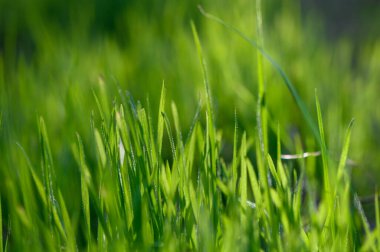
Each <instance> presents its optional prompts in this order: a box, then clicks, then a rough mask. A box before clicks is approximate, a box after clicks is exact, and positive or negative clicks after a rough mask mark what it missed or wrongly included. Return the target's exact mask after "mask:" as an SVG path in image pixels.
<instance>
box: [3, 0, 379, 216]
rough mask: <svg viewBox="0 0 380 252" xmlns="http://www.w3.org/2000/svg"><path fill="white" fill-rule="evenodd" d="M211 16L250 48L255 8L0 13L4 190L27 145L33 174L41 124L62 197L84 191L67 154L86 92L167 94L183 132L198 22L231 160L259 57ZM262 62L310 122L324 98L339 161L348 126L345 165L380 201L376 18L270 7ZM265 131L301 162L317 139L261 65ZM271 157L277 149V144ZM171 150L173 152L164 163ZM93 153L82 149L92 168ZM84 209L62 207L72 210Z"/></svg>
mask: <svg viewBox="0 0 380 252" xmlns="http://www.w3.org/2000/svg"><path fill="white" fill-rule="evenodd" d="M198 4H201V5H202V6H203V7H204V9H205V10H207V11H209V12H211V13H213V14H215V15H217V16H219V17H221V18H222V19H223V20H225V21H226V22H228V23H231V24H233V25H234V26H236V27H238V28H239V29H240V30H242V31H243V32H244V33H246V34H247V35H248V36H249V37H252V38H255V36H256V31H255V27H256V24H255V22H256V19H255V3H254V2H253V1H245V0H238V1H212V0H204V1H181V2H178V1H171V0H167V1H122V0H115V1H104V0H95V1H85V0H83V1H74V0H68V1H48V0H34V1H26V0H12V1H10V0H0V99H1V101H0V106H1V116H2V119H1V122H2V123H1V126H0V127H1V131H0V166H1V169H0V174H1V178H0V181H1V182H0V187H1V192H2V194H4V193H3V192H5V191H9V190H12V188H13V187H17V185H15V184H12V183H11V181H16V178H17V176H19V174H18V169H17V167H18V166H20V165H24V164H23V162H25V161H23V160H20V158H19V150H17V147H16V144H15V143H16V142H19V143H20V144H21V145H22V146H23V147H24V148H25V150H26V152H27V153H28V154H29V155H30V157H31V160H32V162H33V163H35V164H38V162H39V160H40V156H39V147H38V146H39V144H38V134H37V132H38V129H37V118H38V116H40V115H41V116H43V117H44V118H45V121H46V124H47V129H48V132H49V135H50V138H51V148H52V151H53V153H52V154H53V159H54V161H55V166H56V173H57V178H59V179H58V183H59V185H60V187H61V188H62V189H63V190H62V193H63V195H64V197H65V198H67V199H68V198H70V197H72V195H75V194H77V192H78V191H79V185H80V182H79V177H80V176H79V175H78V174H79V172H78V168H77V166H76V164H75V161H74V158H73V155H72V153H71V145H72V143H73V142H74V141H75V132H76V131H78V132H79V133H80V134H81V136H83V139H84V141H85V142H87V144H85V146H91V144H90V142H89V141H90V137H89V135H90V134H91V132H90V130H89V128H90V117H91V112H92V111H93V110H95V109H96V103H95V100H94V98H93V96H92V90H95V91H96V92H101V93H102V94H106V95H105V96H103V95H102V96H101V97H107V98H108V99H103V100H102V101H101V102H102V105H103V106H108V107H110V106H111V105H112V101H113V99H114V97H115V96H116V95H117V86H118V85H119V86H120V87H121V88H122V89H123V90H125V91H126V90H128V91H129V92H130V93H131V94H132V95H133V97H134V98H135V99H136V100H141V101H142V102H143V103H144V104H146V99H147V97H149V103H150V106H151V107H152V108H155V107H157V106H158V102H159V92H160V89H161V85H162V82H163V81H165V85H166V87H167V90H168V100H169V101H170V100H174V101H175V102H176V104H177V106H178V110H179V111H180V113H179V115H180V119H181V124H182V127H183V128H184V129H187V128H189V126H190V123H191V120H192V117H193V115H194V113H195V111H196V107H197V104H198V100H199V98H200V95H199V93H200V90H201V89H202V87H203V86H202V82H203V79H202V74H201V68H200V66H199V63H198V60H197V56H196V49H195V46H194V42H193V39H192V34H191V28H190V21H191V20H193V21H194V22H195V24H196V26H197V28H198V30H199V33H200V36H201V42H202V45H203V47H204V52H205V57H206V60H207V63H208V65H207V67H208V70H209V75H210V82H211V88H212V92H213V95H214V100H213V102H214V105H215V110H216V111H215V112H216V118H217V120H216V122H217V128H219V129H221V130H223V134H224V136H225V137H226V139H227V140H226V141H225V143H224V146H223V149H222V155H223V156H225V158H226V159H227V160H228V159H229V158H230V156H231V151H232V138H233V127H234V110H235V108H236V111H237V116H238V122H239V127H241V128H244V129H246V130H247V131H252V132H253V131H254V130H255V128H256V120H255V116H256V112H255V110H256V108H255V107H256V94H257V83H256V80H257V77H256V53H257V52H256V50H255V49H254V48H252V47H251V46H249V45H248V44H247V43H246V42H244V41H243V40H242V39H240V38H239V37H237V36H236V35H234V34H232V33H231V32H229V31H227V30H225V29H224V28H223V27H221V26H220V25H218V24H216V23H213V22H212V21H210V20H207V19H206V18H204V17H203V16H202V15H201V14H200V12H199V11H198V9H197V5H198ZM263 19H264V21H263V28H264V44H265V46H264V47H265V49H266V50H267V51H268V52H269V54H270V55H272V56H273V58H275V59H276V60H277V62H278V63H280V65H282V66H283V68H284V70H285V71H286V72H287V74H288V75H289V77H290V79H291V80H292V81H293V82H294V84H295V85H296V87H297V89H298V91H299V93H300V95H301V97H302V98H303V100H304V101H306V103H307V105H308V107H309V109H310V110H311V111H313V113H315V110H314V104H315V100H314V90H315V89H317V90H318V94H319V97H320V100H321V105H322V110H323V114H324V118H325V126H326V134H327V143H328V146H329V151H330V152H331V153H332V155H333V156H334V155H335V156H336V158H337V159H338V157H339V150H340V149H341V146H342V143H341V140H340V139H343V138H342V136H343V135H344V131H345V129H346V127H347V125H348V123H349V121H350V119H351V118H352V117H354V118H355V119H356V123H355V127H354V130H353V136H352V144H351V151H350V157H349V158H350V159H351V160H353V161H354V162H355V165H354V166H353V167H352V173H353V176H352V177H353V183H354V188H355V189H356V190H357V191H358V194H359V195H360V196H367V195H372V194H373V193H374V192H375V188H376V187H377V186H378V181H380V172H379V169H380V168H379V164H380V155H378V153H379V151H380V110H378V109H377V106H378V100H379V95H378V94H379V92H380V85H379V81H380V60H379V59H380V40H379V38H380V30H379V29H378V25H379V24H380V5H379V3H378V2H377V1H375V0H372V1H371V0H365V1H360V2H359V1H348V2H347V1H313V0H303V1H290V0H285V1H275V0H273V1H263ZM265 72H266V76H268V78H267V79H265V83H266V87H267V97H266V99H267V101H266V102H267V104H268V108H269V113H270V117H271V122H272V123H273V124H274V125H277V122H279V123H280V125H281V127H282V128H283V129H284V130H285V132H286V135H287V136H288V137H287V138H288V140H287V144H286V148H287V149H288V152H289V153H294V152H295V150H294V146H295V145H294V141H295V137H296V136H297V135H299V136H300V139H301V141H302V142H303V144H304V146H305V150H307V151H314V149H312V148H313V146H314V145H313V143H311V142H312V136H311V133H310V132H309V130H308V128H307V126H306V123H305V122H304V121H303V119H302V116H301V114H300V113H299V111H298V109H297V107H296V105H295V103H294V101H293V100H292V97H291V95H290V94H289V93H288V91H287V89H286V87H285V86H284V85H283V84H282V80H281V79H280V77H279V76H278V75H277V74H276V72H275V71H274V70H273V69H272V68H271V67H270V65H269V64H266V65H265ZM271 143H272V144H273V146H275V141H272V142H271ZM168 151H169V150H168ZM91 153H95V152H94V151H90V150H88V156H89V157H88V161H89V162H90V163H91V161H93V162H95V161H94V160H95V157H91ZM70 204H71V205H70ZM79 204H80V201H79V200H78V201H76V200H71V201H68V207H69V208H71V209H73V208H74V209H78V208H79Z"/></svg>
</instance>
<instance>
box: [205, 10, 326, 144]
mask: <svg viewBox="0 0 380 252" xmlns="http://www.w3.org/2000/svg"><path fill="white" fill-rule="evenodd" d="M198 8H199V10H200V12H201V13H202V15H204V16H205V17H206V18H208V19H210V20H213V21H215V22H217V23H219V24H221V25H223V26H224V27H225V28H227V29H228V30H230V31H233V32H234V33H235V34H237V35H239V36H240V37H241V38H242V39H244V40H245V41H247V42H248V43H249V44H250V45H252V46H253V47H255V48H256V49H257V50H258V51H259V52H260V53H261V55H263V56H264V58H265V59H267V60H268V61H269V62H270V64H271V65H272V66H273V67H274V69H275V70H276V71H277V72H278V73H279V74H280V76H281V78H282V79H283V81H284V83H285V85H286V87H287V88H288V90H289V91H290V93H291V94H292V96H293V98H294V100H295V102H296V104H297V106H298V108H299V109H300V111H301V113H302V116H303V117H304V119H305V121H306V122H307V124H308V126H309V128H310V130H311V131H312V133H313V135H314V137H315V139H316V141H317V142H318V143H319V144H320V145H321V140H320V137H319V133H318V127H317V126H316V123H315V122H314V120H313V118H312V116H311V114H310V112H309V110H308V109H307V107H306V105H305V103H304V102H303V100H302V99H301V97H300V96H299V94H298V92H297V90H296V88H295V87H294V85H293V83H292V82H291V81H290V79H289V78H288V76H287V75H286V73H285V71H284V70H283V69H282V68H281V66H280V65H279V64H278V63H277V62H276V61H275V60H274V59H273V58H272V57H271V56H270V55H269V54H268V53H267V52H266V51H265V50H264V49H263V48H261V47H260V45H259V44H258V43H257V42H256V41H254V40H252V39H250V38H248V37H247V36H246V35H245V34H244V33H242V32H241V31H240V30H238V29H237V28H235V27H234V26H232V25H230V24H228V23H226V22H225V21H223V20H222V19H220V18H218V17H216V16H214V15H212V14H210V13H208V12H206V11H205V10H204V9H203V8H202V7H201V6H198Z"/></svg>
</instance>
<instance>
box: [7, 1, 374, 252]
mask: <svg viewBox="0 0 380 252" xmlns="http://www.w3.org/2000/svg"><path fill="white" fill-rule="evenodd" d="M70 3H71V2H70ZM211 3H212V2H210V3H209V2H207V1H206V6H207V4H211ZM39 4H40V5H41V6H45V5H44V2H42V1H41V2H40V3H39ZM119 4H120V6H119V5H117V6H118V8H119V7H120V10H118V13H119V12H123V11H125V13H127V14H128V15H126V17H125V19H126V24H125V25H126V26H127V27H129V28H130V29H131V30H133V29H132V28H131V27H130V26H131V23H133V22H132V21H136V23H134V24H135V25H136V26H137V27H143V28H144V29H143V32H141V34H140V37H139V38H137V39H136V38H135V39H134V37H133V35H134V34H133V31H130V30H128V29H127V30H128V32H131V34H129V33H128V34H126V35H125V37H123V36H121V37H118V38H117V39H115V40H113V39H112V36H111V35H110V37H111V38H105V39H104V41H102V42H99V44H96V43H89V42H86V39H85V38H83V37H82V36H84V37H85V35H84V34H85V33H84V32H83V31H86V30H87V29H90V28H91V26H90V25H89V22H88V20H92V19H91V18H90V17H91V12H90V11H89V12H88V13H87V15H88V17H87V16H86V15H83V16H82V17H81V18H82V19H83V20H82V21H81V22H78V27H77V28H76V29H74V28H72V27H71V28H72V29H73V30H70V29H69V31H67V33H68V34H70V36H72V40H69V39H67V38H65V37H64V36H63V38H60V37H59V36H58V35H57V34H56V33H50V29H53V28H54V27H53V28H51V27H50V28H49V27H48V25H49V24H47V25H46V27H45V26H44V27H45V28H46V31H45V32H46V34H45V33H44V31H41V30H39V29H36V27H39V26H38V24H40V22H41V20H40V18H41V17H40V15H37V14H40V13H39V11H37V9H38V8H37V7H36V8H37V9H36V10H35V12H33V13H34V14H35V15H31V17H25V20H26V21H25V23H26V26H30V27H28V28H25V29H26V30H27V31H28V32H26V34H29V32H30V33H31V34H32V35H30V34H29V35H30V36H31V37H32V38H30V39H31V40H33V41H34V42H33V43H31V44H33V47H32V48H34V49H30V51H28V52H23V51H22V50H20V53H25V54H26V56H25V55H24V57H23V56H17V55H13V54H14V52H16V51H17V50H16V49H15V48H13V47H12V46H13V43H11V42H12V39H14V41H13V42H15V41H17V36H13V37H12V36H10V37H9V39H8V40H9V41H10V42H9V41H8V42H7V43H5V47H6V48H5V51H6V53H5V55H4V57H3V55H2V54H0V88H1V89H0V91H2V92H1V93H0V98H1V99H2V100H1V102H0V106H1V108H0V182H1V184H0V190H1V191H0V234H2V235H1V236H0V250H1V251H30V250H33V251H140V250H141V251H145V250H149V251H152V250H153V251H198V250H200V251H261V250H263V251H356V250H361V251H378V250H379V247H380V211H379V202H378V195H377V193H375V195H374V196H373V197H369V198H363V197H359V196H358V195H360V194H359V193H358V190H357V189H358V188H359V190H360V189H361V187H360V185H361V184H363V183H364V182H363V181H362V180H360V179H359V178H356V180H357V181H359V182H357V181H356V185H355V183H354V182H355V180H354V179H355V178H353V175H352V174H354V175H355V174H361V173H364V172H363V171H361V170H359V171H357V170H355V169H356V168H357V167H358V166H360V164H363V163H365V162H364V161H362V160H361V159H357V158H360V157H361V155H358V154H357V153H356V155H355V154H353V155H352V156H355V159H354V160H352V159H351V158H349V156H350V157H351V153H352V150H355V151H357V152H360V151H361V152H360V153H359V154H363V153H366V152H365V150H367V149H368V148H367V147H368V146H372V144H373V143H372V142H371V143H368V145H367V142H366V139H367V138H368V136H366V135H364V133H363V131H362V130H363V129H364V128H365V126H363V124H364V123H363V122H366V123H368V124H370V123H371V122H372V123H374V124H376V122H377V120H376V119H377V118H375V117H374V118H372V117H371V118H372V119H371V120H372V121H371V122H368V121H365V116H364V115H363V114H362V113H364V112H363V111H361V112H360V113H359V112H357V111H356V112H355V111H354V110H353V109H351V106H354V105H355V104H356V105H357V104H362V107H363V108H368V106H369V105H368V104H365V103H364V102H363V100H365V98H363V97H364V96H363V97H361V98H360V97H359V98H358V97H356V96H354V95H353V94H352V93H351V92H352V91H350V90H349V88H347V89H345V88H342V89H341V90H339V88H335V87H332V86H329V84H326V83H325V80H326V79H327V78H328V77H331V78H332V79H333V80H337V79H338V77H337V76H339V73H345V70H346V68H345V67H344V66H342V67H341V68H338V70H336V71H337V72H338V73H336V72H334V71H332V70H331V71H328V70H330V69H328V66H327V67H326V66H325V62H326V61H329V60H331V62H334V60H337V59H336V58H330V54H329V52H330V51H329V50H328V49H326V48H323V47H322V48H319V51H318V52H319V53H318V54H317V55H314V51H313V50H311V49H310V50H306V49H305V50H304V51H302V50H301V52H300V53H299V52H298V51H297V48H296V47H297V45H298V46H300V45H302V44H303V42H305V41H307V39H306V38H305V37H307V36H304V37H302V36H301V35H302V34H301V31H300V30H301V29H300V27H298V26H297V25H296V24H295V23H293V22H292V18H291V17H292V13H294V12H295V11H294V10H293V9H291V7H283V9H282V12H281V13H280V14H279V16H280V17H279V20H280V21H281V22H278V23H276V22H277V21H276V20H277V19H275V18H273V16H275V15H274V14H273V13H272V14H271V12H270V11H268V15H269V14H271V15H272V18H273V20H271V22H272V27H274V28H275V29H274V31H278V34H279V35H276V34H275V35H273V34H269V33H268V36H270V37H271V38H277V39H280V40H281V39H282V41H284V47H283V48H286V49H284V57H285V59H283V61H285V62H287V60H290V59H291V60H294V62H295V63H294V65H293V66H288V67H286V68H285V67H284V68H283V67H282V64H279V63H278V62H277V61H276V60H275V59H274V58H275V57H274V56H272V55H271V54H269V53H268V51H269V50H268V51H267V49H266V48H267V47H271V45H272V46H273V44H275V42H273V41H272V40H269V41H268V42H267V41H265V40H264V34H265V29H263V21H265V19H263V17H262V15H263V14H265V12H264V11H262V6H261V1H256V2H255V6H254V8H253V9H254V10H255V12H254V17H255V21H254V26H255V30H256V33H255V37H256V38H257V40H253V39H251V37H252V36H249V35H246V33H245V32H242V31H241V30H240V29H238V28H236V27H234V26H232V25H230V24H229V22H227V21H225V19H223V20H222V19H220V18H218V17H216V16H214V15H211V14H209V13H207V12H206V11H205V10H204V9H203V8H202V7H199V10H200V12H199V15H201V16H196V18H194V21H192V22H190V25H188V24H189V18H188V16H192V15H193V13H194V12H195V11H194V12H190V13H189V12H187V11H186V10H187V8H186V7H187V5H183V6H182V5H181V6H177V5H167V6H166V5H165V6H153V7H152V11H151V12H152V13H150V14H151V15H155V13H156V12H155V10H156V9H159V10H160V11H164V12H165V11H167V12H170V11H173V10H176V11H178V13H179V14H181V16H180V17H182V16H184V17H186V18H185V19H186V22H187V23H186V28H184V27H182V25H183V24H182V23H181V22H180V21H178V20H176V21H177V22H172V20H166V19H165V20H163V21H162V23H160V24H161V26H157V27H156V25H157V24H154V23H152V20H151V17H150V16H149V15H148V14H146V13H145V12H144V11H143V10H141V8H142V9H143V7H144V5H139V4H137V3H134V2H133V1H132V2H131V3H130V4H131V7H125V9H123V8H122V6H123V4H121V3H119ZM71 5H73V6H74V4H73V3H71ZM71 5H69V6H71ZM189 5H190V4H189ZM15 6H16V7H17V6H18V5H17V4H16V5H15ZM96 6H97V7H96V8H100V7H99V6H101V2H100V1H97V2H96ZM247 6H250V5H249V4H247V3H245V1H238V3H237V6H236V8H240V10H241V11H243V12H244V10H247ZM263 6H264V7H266V8H268V9H269V10H271V11H272V12H273V11H274V7H276V5H274V7H273V4H269V3H266V5H265V4H264V5H263ZM16 7H15V8H16ZM111 7H112V6H111ZM111 7H109V8H111ZM193 7H194V6H193ZM250 7H252V6H250ZM96 8H95V9H96ZM288 8H289V9H288ZM41 9H43V8H42V7H41ZM53 9H55V8H53ZM221 9H222V10H223V8H221ZM74 10H75V8H74ZM132 10H134V11H135V12H136V13H137V14H136V13H134V12H133V11H132ZM221 12H222V13H223V11H221ZM139 13H140V14H141V15H138V14H139ZM61 14H62V13H61ZM66 14H67V13H66ZM84 14H86V12H84ZM143 14H145V15H147V16H144V15H143ZM194 15H195V14H194ZM74 16H75V15H74ZM235 16H236V15H234V14H231V16H230V17H231V18H232V19H234V17H235ZM238 16H239V15H238ZM42 17H43V15H42ZM86 18H88V20H87V19H86ZM102 18H104V19H106V17H103V16H102V15H100V14H99V10H97V9H96V10H95V12H94V20H95V21H97V22H100V21H99V20H101V19H102ZM68 20H69V19H68ZM107 20H108V19H107ZM200 20H204V21H200ZM111 21H112V22H111ZM181 21H183V20H181ZM67 22H70V21H67ZM97 22H95V24H97ZM119 22H120V23H117V22H116V21H115V20H113V19H110V20H109V22H105V24H107V26H104V27H103V26H102V29H105V30H107V31H109V32H111V31H114V30H115V31H114V32H117V31H118V29H121V28H120V27H123V22H122V21H120V20H119ZM243 23H244V22H243ZM284 23H285V24H286V27H287V28H286V29H285V28H284V27H283V26H282V25H283V24H284ZM87 25H89V27H87ZM118 25H119V26H118ZM108 26H109V27H108ZM68 27H70V26H68ZM107 27H108V28H107ZM110 27H112V29H111V28H110ZM152 27H154V28H152ZM173 27H174V28H173ZM1 29H2V28H1V27H0V31H1ZM172 30H174V31H177V32H178V34H177V37H176V39H175V40H170V39H168V37H169V36H168V34H170V32H171V31H172ZM222 31H223V35H221V34H222V33H221V32H222ZM308 31H309V30H308ZM281 32H283V33H284V34H285V35H286V36H290V35H292V34H293V35H295V36H294V37H293V39H294V40H292V41H290V42H289V41H288V42H289V43H287V42H286V38H284V37H281ZM15 33H17V32H15ZM156 33H159V34H161V35H154V34H156ZM7 34H8V33H7ZM9 34H10V35H12V33H9ZM42 34H45V35H42ZM207 34H208V35H209V36H207ZM226 34H228V36H235V35H237V36H235V37H234V38H231V39H230V40H228V41H229V42H230V43H231V44H232V46H236V48H235V50H236V51H233V52H231V51H230V50H228V49H226V47H223V45H222V44H223V43H224V42H225V41H224V40H222V38H223V36H227V35H226ZM29 35H28V36H29ZM55 35H57V36H58V38H56V37H55ZM201 35H202V37H201ZM296 35H297V36H296ZM298 35H299V36H298ZM70 36H68V37H70ZM92 36H93V37H91V39H93V38H95V37H96V36H100V35H99V34H97V33H95V34H92ZM155 36H158V37H159V38H160V39H157V38H156V37H155ZM160 36H161V37H160ZM276 36H278V37H276ZM286 36H285V37H286ZM42 38H45V40H43V39H42ZM234 39H236V41H235V40H234ZM82 40H83V41H82ZM150 40H153V41H154V42H155V44H154V47H152V48H153V49H152V48H150V47H149V46H147V45H150V44H149V43H147V41H150ZM226 40H227V39H226ZM115 41H116V42H115ZM123 41H128V43H126V45H124V46H125V47H123V46H120V45H119V44H122V45H123ZM321 41H322V42H321V43H323V40H321ZM65 42H70V43H71V44H70V45H69V46H66V44H65ZM293 42H294V43H295V44H296V45H295V46H294V45H293V44H292V43H293ZM20 43H21V42H20ZM82 43H83V44H82ZM86 43H88V44H86ZM118 43H119V44H118ZM171 43H172V44H171ZM16 44H17V43H16ZM342 44H344V43H343V42H342ZM194 45H195V47H194ZM347 47H348V48H349V46H347ZM9 48H11V49H12V48H13V49H15V50H11V49H9ZM344 48H345V47H344V46H343V49H342V50H343V51H344V50H345V49H344ZM0 49H2V48H0ZM230 49H231V48H230ZM9 51H10V52H9ZM99 51H100V52H101V53H99ZM347 51H349V49H347ZM0 52H1V51H0ZM53 52H54V53H53ZM136 52H139V53H136ZM247 52H249V53H252V55H253V56H254V57H250V56H249V57H248V56H247V55H248V53H247ZM29 53H30V55H29ZM103 53H104V54H103ZM175 53H177V54H178V55H177V57H178V59H177V58H176V59H177V60H178V62H180V63H181V64H178V62H176V61H174V63H173V62H170V63H168V62H166V63H165V64H166V65H165V64H163V65H164V67H163V69H164V70H163V69H161V68H159V67H157V66H156V64H157V62H163V61H164V60H161V61H159V60H157V58H154V57H152V56H157V55H158V56H157V57H158V58H159V57H163V58H165V57H166V56H167V57H168V58H170V55H172V54H175ZM298 53H299V54H300V55H301V56H300V55H298ZM33 54H35V55H37V56H35V55H34V56H33ZM277 54H278V53H277ZM338 54H339V53H338ZM120 55H122V56H120ZM190 55H191V56H190ZM194 55H196V56H194ZM302 55H307V57H306V56H304V57H302ZM310 55H312V56H313V57H314V58H313V59H312V60H314V62H313V64H315V65H316V66H317V69H318V70H324V73H326V77H325V76H323V77H319V76H317V72H318V71H317V72H314V70H313V69H312V68H313V67H314V66H315V65H313V64H311V63H309V61H310V57H309V56H310ZM347 55H349V53H344V52H341V54H339V56H341V57H342V58H343V60H341V59H340V58H339V57H338V58H339V59H338V60H337V61H338V62H346V60H347V59H350V57H349V56H347ZM363 55H365V54H364V53H363ZM164 56H165V57H164ZM308 57H309V58H308ZM362 57H363V59H365V58H366V57H365V56H362ZM152 58H153V59H152ZM197 58H198V61H197ZM288 58H290V59H288ZM51 59H54V60H53V61H51ZM167 60H168V61H170V60H169V59H167ZM193 61H195V63H192V62H193ZM206 61H207V62H209V63H211V64H210V65H207V64H206ZM363 61H364V60H363ZM48 62H49V64H50V63H51V64H50V65H49V64H47V63H48ZM152 62H153V63H152ZM154 62H156V64H155V63H154ZM238 63H239V64H241V69H239V68H237V67H236V65H238ZM308 64H310V65H308ZM358 64H360V63H358ZM224 66H225V67H226V68H228V69H224V71H223V68H224ZM311 66H313V67H311ZM371 66H372V68H374V69H375V68H376V60H373V62H372V63H371ZM140 68H141V69H140ZM165 68H167V69H165ZM169 68H170V69H169ZM181 68H183V69H182V70H180V69H181ZM288 68H290V69H291V71H290V73H288V72H287V71H286V69H288ZM168 69H169V70H171V75H169V83H167V81H166V82H165V83H162V84H161V85H159V87H158V85H156V84H152V83H151V82H149V81H152V79H153V77H154V78H157V79H158V80H159V78H158V76H159V73H162V72H165V71H168V72H169V70H168ZM99 72H100V74H99ZM200 72H201V73H202V74H199V73H200ZM150 73H151V75H150ZM197 74H198V75H200V76H201V77H199V76H197ZM348 74H352V75H349V76H354V77H356V78H357V79H356V81H357V82H360V78H361V75H358V76H356V75H355V74H354V73H350V72H349V73H348ZM89 76H90V77H89ZM94 76H95V77H94ZM152 76H153V77H152ZM317 77H318V78H317ZM324 78H326V79H324ZM363 78H364V77H363ZM157 79H155V80H154V81H156V82H157ZM178 80H180V81H183V82H194V83H197V82H203V84H202V85H197V84H194V85H195V86H192V85H183V86H181V85H182V83H181V82H179V83H176V82H175V81H178ZM300 80H303V81H309V82H310V83H311V84H310V85H308V86H302V85H301V84H300ZM319 80H322V81H321V82H322V83H321V84H320V86H318V85H314V84H316V83H317V82H318V81H319ZM375 80H376V78H375V77H373V79H371V81H369V84H368V86H366V87H363V90H365V91H366V94H365V95H366V96H365V97H366V98H367V99H370V98H371V97H372V96H373V92H374V90H376V86H375V84H374V83H375ZM54 81H57V82H58V84H59V85H53V84H52V82H54ZM218 81H220V82H221V83H219V84H215V83H217V82H218ZM134 82H137V84H130V83H134ZM170 82H172V83H170ZM245 82H249V83H253V84H252V85H251V86H253V87H251V86H248V85H246V84H245ZM269 82H271V83H274V84H275V85H277V86H273V85H269V84H268V83H269ZM28 83H31V84H33V85H30V86H28ZM125 83H128V84H125ZM157 83H158V82H157ZM173 83H174V84H173ZM143 85H146V86H143ZM313 85H314V86H313ZM310 86H312V88H310ZM301 87H302V88H301ZM353 87H354V84H353ZM316 88H317V89H316ZM127 90H130V91H131V93H129V92H127ZM196 91H199V97H198V98H196V95H195V93H196ZM147 93H148V94H150V95H149V96H148V95H147ZM334 94H339V95H340V96H339V95H336V96H334ZM329 95H331V97H335V98H336V100H329V99H328V98H329ZM136 97H137V99H136V100H135V98H136ZM350 97H353V98H352V101H351V103H352V104H351V103H350V102H349V100H350ZM16 98H17V99H16ZM111 99H112V102H111ZM194 100H195V101H196V102H194ZM372 101H373V100H372ZM190 105H192V106H190ZM33 106H35V110H34V111H33V109H31V108H32V107H33ZM189 107H192V108H189ZM33 108H34V107H33ZM312 108H315V109H312ZM311 111H312V112H311ZM351 112H352V114H351ZM357 115H359V116H358V119H357V120H356V121H359V122H355V125H354V120H353V119H351V121H350V118H352V117H353V116H355V117H356V116H357ZM36 118H37V120H36ZM363 118H364V119H363ZM36 121H37V122H36ZM356 125H358V126H356ZM334 127H335V128H334ZM357 128H359V129H357ZM356 131H359V133H355V132H356ZM374 131H375V129H374ZM368 153H369V154H368V155H369V156H370V157H371V161H374V160H376V157H375V154H374V153H375V151H370V150H369V151H368ZM362 166H363V165H362ZM353 169H354V170H353ZM371 169H372V170H375V168H373V167H372V168H371ZM366 176H368V175H362V176H360V178H365V177H366ZM374 177H376V175H374ZM374 185H376V183H370V185H369V187H368V188H369V189H368V188H366V189H363V190H371V188H372V186H374ZM368 202H369V203H370V204H368ZM364 203H365V204H366V205H364ZM368 205H369V206H370V207H371V209H372V213H373V214H372V215H371V217H370V218H367V213H366V211H367V212H369V210H368V209H369V207H368Z"/></svg>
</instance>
